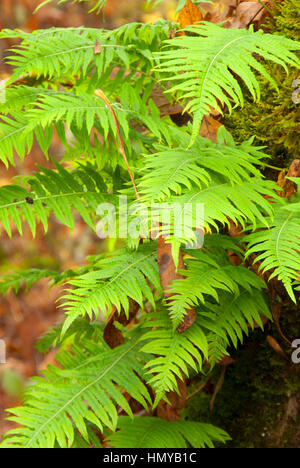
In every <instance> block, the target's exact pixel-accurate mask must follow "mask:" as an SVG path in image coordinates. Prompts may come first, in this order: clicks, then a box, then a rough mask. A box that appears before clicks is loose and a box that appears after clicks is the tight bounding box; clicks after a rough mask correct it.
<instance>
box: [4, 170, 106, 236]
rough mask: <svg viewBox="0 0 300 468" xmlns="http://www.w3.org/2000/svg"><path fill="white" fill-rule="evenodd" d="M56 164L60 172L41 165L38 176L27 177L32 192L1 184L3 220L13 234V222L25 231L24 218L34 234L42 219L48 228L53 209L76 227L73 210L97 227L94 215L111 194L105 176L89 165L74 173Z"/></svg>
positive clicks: (63, 221)
mask: <svg viewBox="0 0 300 468" xmlns="http://www.w3.org/2000/svg"><path fill="white" fill-rule="evenodd" d="M54 164H55V167H56V169H57V171H54V170H50V169H46V168H40V169H41V171H40V172H39V173H36V175H35V177H29V178H27V179H25V180H26V184H27V185H29V187H30V188H31V190H30V191H29V190H27V189H26V188H24V187H21V186H19V185H6V186H3V187H0V221H1V223H2V226H3V228H4V229H5V231H6V232H7V234H8V235H9V236H11V225H10V223H11V222H13V223H14V224H15V226H16V227H17V229H18V231H19V233H20V234H22V220H25V221H26V222H27V223H28V225H29V227H30V229H31V232H32V234H33V236H34V235H35V231H36V224H37V222H39V221H41V222H42V224H43V226H44V229H45V231H47V229H48V216H49V213H50V212H52V213H53V214H54V215H55V216H56V218H57V219H58V220H59V221H60V222H61V223H63V224H65V225H67V226H68V227H70V228H71V229H72V228H73V226H74V216H73V213H72V210H73V209H75V210H76V211H77V212H78V213H79V214H80V216H81V217H82V218H83V219H84V221H85V222H86V223H87V224H88V225H89V226H90V227H91V228H92V229H93V230H95V224H94V223H93V221H92V217H91V214H92V213H96V210H97V206H98V205H99V203H101V202H103V201H104V200H106V199H107V197H108V195H107V193H105V192H107V189H106V186H105V184H104V182H103V180H102V178H101V177H100V176H99V174H98V173H97V172H96V171H94V170H93V168H92V167H89V166H85V167H84V166H81V167H80V168H78V169H77V170H76V171H74V172H73V173H70V172H69V171H67V170H66V169H64V168H63V167H62V166H61V165H60V164H58V163H57V162H56V161H54ZM101 189H102V190H101Z"/></svg>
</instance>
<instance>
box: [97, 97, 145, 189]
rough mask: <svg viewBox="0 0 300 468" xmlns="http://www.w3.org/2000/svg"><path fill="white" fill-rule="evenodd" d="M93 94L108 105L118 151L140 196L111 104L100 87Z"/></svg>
mask: <svg viewBox="0 0 300 468" xmlns="http://www.w3.org/2000/svg"><path fill="white" fill-rule="evenodd" d="M95 96H97V97H98V98H100V99H102V101H104V102H105V104H106V105H107V107H108V109H109V111H110V113H111V115H112V118H113V120H114V123H115V126H116V130H117V136H118V142H119V151H120V153H121V155H122V157H123V159H124V161H125V164H126V167H127V170H128V173H129V176H130V179H131V182H132V185H133V188H134V191H135V194H136V198H140V197H141V196H140V194H139V192H138V189H137V186H136V183H135V180H134V177H133V174H132V171H131V169H130V166H129V163H128V159H127V156H126V153H125V149H124V143H123V140H122V136H121V132H120V127H119V122H118V119H117V117H116V114H115V111H114V109H113V106H112V105H111V103H110V101H109V99H108V98H107V97H106V96H105V94H104V93H103V91H101V89H99V88H98V89H96V90H95Z"/></svg>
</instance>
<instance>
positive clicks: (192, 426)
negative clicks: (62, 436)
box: [108, 416, 230, 448]
mask: <svg viewBox="0 0 300 468" xmlns="http://www.w3.org/2000/svg"><path fill="white" fill-rule="evenodd" d="M118 429H119V430H118V431H117V432H115V433H114V434H113V435H111V436H110V437H109V438H108V440H109V443H110V444H111V445H112V446H113V447H115V448H133V447H135V448H187V447H190V446H192V447H194V448H205V447H210V448H212V447H214V443H215V442H218V443H225V442H226V441H227V440H229V439H230V437H229V435H228V434H227V433H226V432H225V431H223V430H222V429H219V428H217V427H215V426H212V425H211V424H204V423H199V422H193V421H175V422H167V421H165V420H163V419H160V418H151V417H143V418H134V419H133V420H132V419H130V418H128V417H126V416H124V417H121V418H120V419H119V423H118Z"/></svg>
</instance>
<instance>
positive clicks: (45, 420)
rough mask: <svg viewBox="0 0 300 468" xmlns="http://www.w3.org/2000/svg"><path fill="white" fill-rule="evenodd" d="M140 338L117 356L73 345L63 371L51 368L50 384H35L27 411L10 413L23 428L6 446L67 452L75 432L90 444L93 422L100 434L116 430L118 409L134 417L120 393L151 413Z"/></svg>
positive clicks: (64, 355) (43, 380)
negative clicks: (54, 448) (125, 393)
mask: <svg viewBox="0 0 300 468" xmlns="http://www.w3.org/2000/svg"><path fill="white" fill-rule="evenodd" d="M139 338H140V333H139V332H138V331H136V332H134V333H133V334H132V336H131V339H130V340H128V342H127V343H125V344H124V345H121V346H118V348H116V349H115V350H111V349H106V350H104V351H103V348H102V346H99V345H95V346H94V347H93V351H92V352H88V351H87V350H86V351H85V352H84V351H83V345H81V346H80V347H78V346H75V345H74V346H73V347H72V351H73V353H70V352H64V353H62V354H61V356H60V358H58V359H59V362H60V364H61V366H62V367H63V368H62V369H59V368H56V367H53V366H52V367H48V369H47V371H45V372H44V374H45V376H46V378H36V379H35V380H36V383H35V385H33V386H32V387H29V389H28V390H27V394H26V399H25V403H24V406H22V407H19V408H13V409H11V410H10V413H12V414H13V416H10V417H9V419H11V420H13V421H16V422H21V424H22V426H23V427H22V428H20V429H13V430H12V431H10V432H9V433H8V434H7V437H6V439H5V440H4V442H2V444H1V446H2V447H13V446H17V447H18V446H21V447H22V448H40V447H43V448H53V447H54V445H55V442H56V441H57V442H58V444H59V446H60V447H62V448H66V447H71V446H72V444H73V440H74V430H75V428H76V429H78V431H79V432H80V434H81V436H82V437H83V439H85V440H86V441H89V436H88V431H87V423H88V422H90V423H92V424H93V425H94V426H96V427H97V428H98V429H100V430H101V431H102V430H103V428H104V427H108V428H109V429H111V430H115V429H116V426H117V419H118V413H117V408H116V406H117V405H118V406H120V407H121V408H123V409H124V411H125V412H126V413H127V414H129V415H130V416H132V411H131V409H130V406H129V405H128V402H127V400H126V399H125V398H124V396H123V395H122V393H121V391H120V388H123V389H125V390H126V391H127V392H128V393H129V394H130V395H131V396H132V397H133V398H135V399H136V400H137V401H139V402H140V403H141V404H142V405H143V406H144V407H145V408H147V403H149V402H150V401H151V398H150V396H149V393H148V390H147V388H146V387H145V385H144V384H143V383H142V381H141V379H143V378H144V371H143V364H142V360H144V357H143V354H141V353H140V354H139V347H140V345H139ZM89 348H90V346H89Z"/></svg>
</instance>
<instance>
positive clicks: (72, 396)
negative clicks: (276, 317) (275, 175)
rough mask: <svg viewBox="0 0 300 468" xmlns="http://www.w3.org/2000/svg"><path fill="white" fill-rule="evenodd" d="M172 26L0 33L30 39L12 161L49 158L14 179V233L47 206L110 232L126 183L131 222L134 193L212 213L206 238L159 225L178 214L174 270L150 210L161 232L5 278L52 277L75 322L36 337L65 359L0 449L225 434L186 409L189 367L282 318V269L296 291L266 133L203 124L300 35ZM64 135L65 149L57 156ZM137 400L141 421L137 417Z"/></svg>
mask: <svg viewBox="0 0 300 468" xmlns="http://www.w3.org/2000/svg"><path fill="white" fill-rule="evenodd" d="M45 3H48V1H46V2H44V4H45ZM58 3H64V0H61V1H60V2H58ZM104 3H105V2H104V1H102V0H101V1H96V2H94V7H95V8H96V7H97V8H98V7H102V6H103V5H104ZM183 5H184V2H182V1H181V2H180V8H182V6H183ZM174 28H178V24H176V23H172V22H170V21H164V20H161V21H158V22H156V23H155V24H141V23H132V24H127V25H125V26H122V27H120V28H118V29H116V30H113V31H107V30H104V29H92V28H84V27H80V28H66V29H65V28H50V29H48V30H38V31H35V32H33V33H28V32H24V31H21V30H14V31H11V30H3V31H2V32H1V33H0V38H10V40H11V41H20V43H19V45H17V46H14V47H13V48H12V49H11V53H10V54H9V55H8V58H7V62H8V64H9V65H10V66H11V67H12V69H13V70H12V74H11V77H10V78H9V79H8V80H7V88H6V100H5V102H2V103H1V104H0V114H1V117H0V159H1V161H2V162H3V163H4V164H5V165H6V166H7V167H9V166H10V165H14V164H15V162H16V156H19V158H20V159H21V162H23V160H24V158H25V157H27V156H28V155H29V154H30V152H31V149H32V147H33V145H34V144H35V142H37V143H38V145H39V146H40V149H41V151H42V152H43V153H44V155H45V157H46V158H48V159H49V162H48V164H51V167H52V168H51V169H49V168H44V167H40V166H38V167H37V172H36V173H35V174H34V175H26V176H18V177H16V178H15V180H14V181H13V183H11V184H9V185H5V186H1V187H0V222H1V226H2V228H3V229H2V230H1V231H2V232H1V235H5V233H6V234H8V235H9V236H11V235H12V233H14V232H15V231H16V230H17V231H18V232H19V233H20V234H22V232H23V231H22V228H23V224H24V223H27V224H28V225H29V227H30V229H31V232H32V234H33V235H35V233H36V230H37V229H40V227H41V225H42V226H43V227H44V230H45V231H47V228H48V223H49V222H51V217H55V218H56V219H57V220H58V221H59V222H60V223H63V224H64V225H66V226H68V227H69V228H70V229H72V228H73V226H74V223H75V220H77V219H78V216H77V214H79V216H80V217H81V218H82V219H83V221H84V222H85V223H86V224H87V225H88V226H90V228H91V229H93V230H94V231H97V221H98V219H99V217H100V218H101V216H100V215H99V212H98V206H99V204H101V203H102V202H105V203H108V202H110V203H111V204H112V206H113V208H114V211H115V212H116V213H118V214H119V213H120V206H119V200H118V196H119V195H122V196H123V197H127V201H128V205H129V211H130V215H129V216H128V220H130V221H133V222H134V223H136V225H138V223H139V221H140V218H139V216H138V214H137V213H136V211H135V209H136V207H137V202H138V203H139V204H140V205H141V206H142V207H143V209H148V208H149V207H151V205H152V204H153V203H165V204H166V203H167V204H177V205H179V207H180V210H184V206H185V204H186V203H188V204H189V206H195V205H196V204H197V203H202V204H203V205H204V214H205V216H204V218H205V219H204V222H203V226H196V228H199V230H202V231H203V232H204V233H205V239H204V245H203V247H202V248H201V249H187V248H185V243H186V241H189V240H194V237H193V236H194V233H193V236H192V234H187V235H186V238H184V239H183V238H176V236H175V230H174V223H175V221H174V219H173V220H172V219H170V221H169V224H170V226H167V225H166V224H164V223H162V222H161V223H160V225H159V223H158V227H160V228H161V232H164V230H166V227H169V228H170V234H169V236H168V237H167V242H171V243H172V249H171V252H172V254H173V256H174V259H173V260H174V263H175V264H176V265H180V267H179V271H177V274H175V272H174V271H173V273H172V272H171V273H170V269H168V268H167V267H166V265H167V266H169V265H170V263H169V262H170V259H171V254H170V251H168V250H167V249H168V247H169V246H168V244H167V243H166V244H165V245H164V247H163V248H165V249H166V251H162V250H161V249H162V247H161V245H162V242H161V237H160V238H159V239H156V238H155V235H152V234H155V232H153V226H150V225H149V224H148V225H147V229H146V234H147V235H148V237H149V239H147V240H144V239H143V236H140V237H139V238H138V239H125V240H124V239H123V238H122V239H121V242H122V243H123V244H124V245H121V247H120V240H119V242H118V244H117V247H116V248H112V247H111V246H112V244H110V248H109V249H107V251H105V252H103V253H102V254H99V253H96V254H95V255H94V256H93V257H90V258H89V259H88V261H87V262H86V264H85V265H84V266H80V267H78V268H76V267H74V268H73V269H69V270H66V271H61V272H58V271H52V270H48V269H45V270H43V269H38V268H35V265H33V268H30V269H28V270H24V271H23V270H15V271H6V272H5V273H4V274H3V276H2V278H1V279H0V292H1V294H6V293H7V292H8V291H10V290H14V291H15V292H16V293H17V292H18V291H20V290H22V286H23V285H25V286H26V288H28V287H30V286H32V284H33V283H35V282H36V281H39V280H40V279H42V278H48V279H49V280H50V282H51V284H53V283H54V284H61V285H62V286H63V287H64V293H63V294H62V297H61V301H60V305H61V310H62V311H63V312H64V320H63V321H62V322H61V323H59V324H57V325H56V326H54V327H53V329H51V330H49V331H48V332H47V333H46V334H45V336H44V337H43V338H42V339H41V340H40V341H39V343H38V349H39V350H40V351H41V352H46V351H47V350H48V349H50V348H51V347H52V346H53V347H55V348H61V349H60V350H59V351H58V354H57V360H58V363H59V366H49V367H48V368H47V370H46V371H45V372H44V375H43V377H37V378H36V379H35V382H34V384H33V385H30V386H29V387H28V389H27V390H26V394H25V398H24V402H23V405H22V406H20V407H18V408H13V409H11V410H10V414H11V416H10V418H11V419H12V420H13V421H15V422H17V423H18V425H20V426H21V427H18V428H16V429H12V430H11V431H10V432H9V433H8V434H6V435H5V437H4V439H3V441H2V443H1V446H3V447H42V448H44V447H57V446H59V447H89V446H91V445H92V446H94V447H101V445H102V443H101V442H100V441H103V440H105V443H109V444H110V445H112V446H115V447H119V448H126V447H158V448H159V447H163V448H169V447H170V448H171V447H176V448H177V447H178V448H180V447H181V448H184V447H190V446H192V447H212V446H213V445H214V443H224V442H226V440H228V435H227V434H226V433H225V432H224V431H223V430H221V429H217V428H215V427H213V426H210V425H208V424H205V423H202V422H193V421H186V420H185V419H184V417H182V418H181V419H180V420H179V419H178V418H179V413H178V411H177V410H178V408H177V407H174V405H175V403H174V401H173V400H172V395H173V392H175V393H176V392H177V393H179V395H178V398H183V397H184V396H183V395H182V394H180V387H181V386H182V385H186V382H187V380H186V379H187V378H191V377H192V376H194V375H197V374H200V373H203V374H205V376H206V377H207V376H209V375H210V373H212V372H214V367H215V365H216V364H218V363H222V360H223V359H224V356H226V355H228V354H229V348H230V349H232V348H236V347H237V346H238V345H239V343H241V342H243V339H244V336H245V335H247V334H248V333H249V331H250V330H251V329H252V328H253V327H254V326H257V325H258V326H260V327H263V320H262V318H263V317H264V318H266V319H271V318H272V317H271V314H270V311H269V306H268V300H267V297H268V296H267V294H266V291H267V290H268V289H267V288H268V281H269V280H270V279H275V278H276V279H277V280H278V281H281V282H282V283H283V285H284V286H285V288H286V290H287V292H288V294H289V295H290V297H291V298H292V299H293V300H294V301H296V300H297V291H299V290H300V287H299V271H300V260H299V259H300V257H299V251H300V221H299V220H300V218H299V204H300V203H299V195H298V194H295V195H294V196H293V197H292V198H291V199H290V200H286V199H284V198H283V197H280V196H279V194H278V193H277V192H278V187H277V186H276V184H275V182H272V181H268V180H266V179H265V177H264V176H263V174H262V171H261V168H262V167H264V165H265V164H266V163H265V159H266V158H267V155H266V153H267V149H265V148H260V147H257V146H255V143H254V138H252V139H250V140H248V141H245V142H242V143H236V142H235V141H234V140H233V138H232V137H231V136H230V134H229V133H228V132H227V131H226V129H225V128H224V127H221V128H220V129H219V132H218V135H217V143H213V142H212V141H210V140H209V139H207V138H203V137H202V136H200V135H199V128H200V124H201V121H202V118H203V116H204V115H205V114H207V113H210V111H211V109H212V108H214V109H216V110H218V111H219V112H221V113H224V112H226V111H229V112H230V111H231V109H232V108H233V107H235V106H237V105H242V104H243V91H244V89H245V88H248V90H249V91H250V93H251V94H252V96H253V97H254V98H255V99H257V98H259V81H258V79H257V77H256V76H257V75H259V74H260V75H263V76H265V77H266V78H267V79H268V80H269V81H270V82H271V83H272V84H273V85H274V86H275V87H276V83H275V81H274V78H273V77H272V76H270V75H269V74H268V72H267V68H266V65H263V62H265V61H273V62H276V63H278V64H280V65H282V66H283V68H284V69H285V70H286V71H288V69H289V67H290V66H299V61H298V59H297V56H296V53H294V52H297V51H298V50H299V49H300V44H299V43H298V42H295V41H291V40H287V39H286V38H284V37H281V36H272V35H270V34H264V33H263V32H262V31H257V32H253V30H252V29H251V28H250V29H239V30H235V29H226V28H223V27H222V26H221V25H213V24H210V23H205V22H203V23H202V24H201V25H198V26H192V27H188V28H187V29H186V31H185V35H180V37H178V36H176V34H175V35H174ZM157 96H158V97H157ZM170 96H171V97H170ZM182 100H183V101H184V103H185V105H186V110H189V112H190V114H191V115H190V117H191V119H192V123H191V124H188V125H185V126H183V127H181V128H179V127H178V126H177V125H176V123H175V122H176V118H173V119H171V118H170V116H169V115H167V114H170V115H171V116H172V113H173V104H176V105H177V104H179V103H180V102H181V101H182ZM162 107H164V109H167V111H164V112H162ZM54 134H55V135H57V136H58V138H59V140H60V141H61V143H62V147H63V148H64V154H63V158H62V159H61V160H60V161H59V162H58V161H57V160H56V159H57V158H56V157H53V156H55V155H53V151H54V150H53V147H52V145H51V143H52V141H53V135H54ZM293 181H294V182H296V180H294V179H293ZM136 198H138V200H137V199H136ZM76 213H77V214H76ZM102 221H103V219H102ZM14 226H15V227H16V230H15V229H14ZM233 226H234V227H236V229H237V232H238V234H239V236H238V237H236V238H233V237H232V236H231V235H230V234H231V229H232V227H233ZM154 231H155V229H154ZM158 231H159V229H158ZM150 234H151V236H150ZM189 235H190V238H189ZM116 237H117V235H116ZM120 237H121V236H120ZM103 245H106V244H105V243H103ZM232 252H233V253H234V256H235V260H236V261H232ZM179 253H180V255H181V257H180V258H181V260H182V261H181V263H180V264H179ZM171 260H172V259H171ZM251 262H252V263H251ZM255 262H259V267H260V269H261V270H263V271H264V272H266V275H265V281H263V280H262V279H261V278H260V277H259V276H258V275H257V274H256V273H255V268H253V267H254V266H255ZM183 264H184V267H185V268H184V269H183ZM168 275H169V276H168ZM178 275H180V277H178ZM132 304H133V305H134V309H135V310H134V314H132V313H131V312H132V310H131V306H132ZM193 314H194V319H193V320H191V323H188V320H189V319H190V317H193ZM182 326H183V328H180V327H182ZM112 337H113V338H115V340H114V342H112V340H111V339H110V338H112ZM116 337H117V338H118V339H116ZM136 405H139V407H140V408H143V410H142V412H145V413H146V416H145V417H139V415H136V414H135V413H136V411H135V409H134V408H136ZM160 405H168V408H169V409H170V411H173V414H172V417H173V419H177V420H176V421H173V422H170V421H167V420H164V419H161V418H160V417H156V414H160V412H159V410H160V408H161V406H160ZM121 412H125V413H126V414H127V415H128V416H120V413H121ZM148 413H149V414H151V413H152V415H151V416H150V415H149V414H148ZM166 419H168V418H166ZM171 419H172V418H171ZM100 434H101V437H100Z"/></svg>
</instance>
